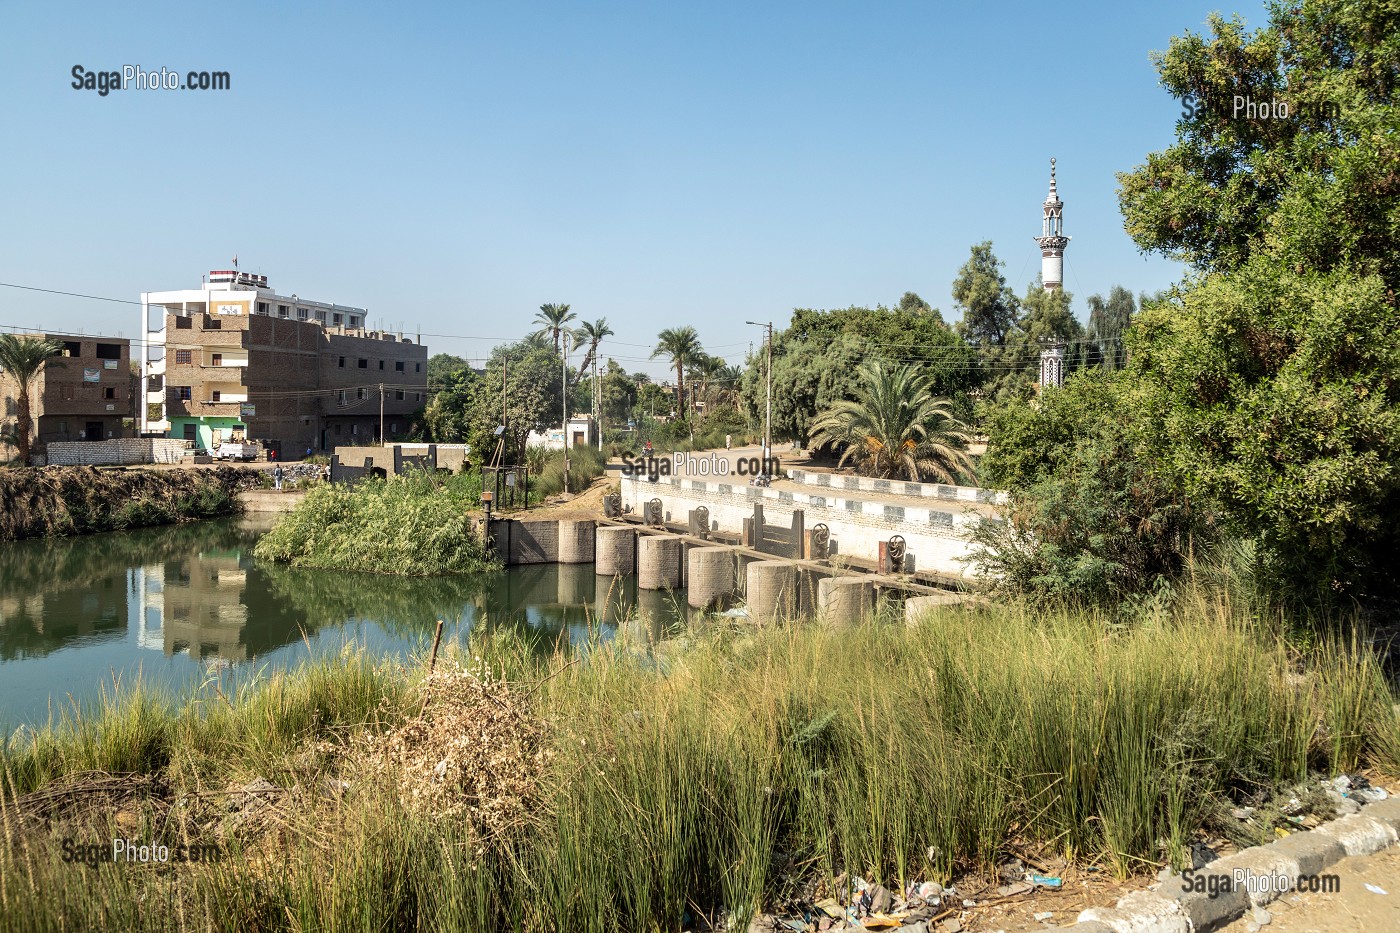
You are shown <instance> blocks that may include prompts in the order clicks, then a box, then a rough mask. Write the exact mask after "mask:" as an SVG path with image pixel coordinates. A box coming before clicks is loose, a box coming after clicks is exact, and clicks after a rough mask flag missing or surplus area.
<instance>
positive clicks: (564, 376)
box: [559, 329, 569, 495]
mask: <svg viewBox="0 0 1400 933" xmlns="http://www.w3.org/2000/svg"><path fill="white" fill-rule="evenodd" d="M568 334H569V331H568V330H567V329H561V330H560V332H559V359H560V360H561V361H562V363H563V365H562V366H561V367H560V369H559V385H560V387H561V388H562V389H563V393H562V394H561V395H560V397H559V413H560V414H561V415H562V416H563V418H562V419H561V423H562V424H563V426H564V493H565V495H567V494H568V492H569V344H568V339H569V338H568Z"/></svg>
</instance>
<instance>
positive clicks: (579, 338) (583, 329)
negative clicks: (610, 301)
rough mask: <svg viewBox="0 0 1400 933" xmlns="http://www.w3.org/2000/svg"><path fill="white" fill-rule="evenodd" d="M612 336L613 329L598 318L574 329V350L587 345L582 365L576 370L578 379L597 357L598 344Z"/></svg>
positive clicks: (602, 319) (606, 321)
mask: <svg viewBox="0 0 1400 933" xmlns="http://www.w3.org/2000/svg"><path fill="white" fill-rule="evenodd" d="M612 335H613V329H612V328H611V327H609V326H608V319H607V318H605V317H600V318H598V320H596V321H594V322H593V323H592V324H589V323H588V322H587V321H585V322H583V323H582V324H580V325H579V326H578V327H575V328H574V349H575V350H577V349H578V348H579V347H581V346H583V345H584V344H587V345H588V352H587V353H586V354H585V355H584V357H583V365H582V366H580V367H579V368H578V374H579V377H580V378H582V377H583V374H584V373H586V372H588V367H590V366H592V365H593V359H594V357H596V356H597V355H598V344H599V343H601V342H603V341H604V340H606V339H607V338H609V337H611V336H612Z"/></svg>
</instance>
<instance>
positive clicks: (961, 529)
mask: <svg viewBox="0 0 1400 933" xmlns="http://www.w3.org/2000/svg"><path fill="white" fill-rule="evenodd" d="M821 475H825V476H830V475H831V474H821ZM837 478H838V479H841V478H842V477H837ZM850 478H852V479H856V478H857V477H850ZM895 485H898V486H903V485H905V484H903V483H898V484H895ZM913 485H920V486H925V487H930V488H936V487H934V486H933V484H929V483H922V484H913ZM943 488H947V489H955V490H966V491H965V492H962V491H960V492H959V493H958V495H957V497H956V498H954V497H952V496H948V495H946V494H944V495H937V494H935V495H934V496H924V497H922V498H924V499H926V500H933V499H937V500H940V501H938V502H934V501H929V502H928V504H927V505H925V504H922V503H920V504H918V505H912V504H896V503H895V502H894V501H893V500H890V501H886V502H876V501H868V500H866V499H856V498H850V497H843V496H841V495H840V494H839V493H838V492H836V491H835V490H831V491H822V492H818V491H817V490H816V489H815V488H814V489H813V490H812V491H811V492H807V491H787V490H782V489H774V488H771V487H769V488H764V487H759V486H745V485H743V484H741V483H737V482H735V483H726V482H717V481H716V480H713V479H709V480H697V479H689V478H684V477H674V476H672V477H665V476H663V477H660V478H659V479H657V480H656V481H655V482H652V481H650V480H648V479H646V478H645V477H635V476H623V477H622V497H623V501H624V503H626V504H627V505H629V506H631V508H632V512H633V514H636V515H642V514H643V508H644V506H645V504H646V503H647V502H649V501H651V500H652V499H660V500H661V502H662V506H663V508H664V510H665V513H666V518H667V520H668V521H673V522H681V521H684V520H685V517H686V516H687V515H688V514H689V512H690V510H691V509H694V508H698V507H700V506H705V507H706V508H708V509H709V510H710V521H711V523H712V527H713V528H721V529H725V530H727V531H735V530H738V529H741V528H742V527H743V522H744V519H746V518H749V517H751V516H752V515H753V506H754V503H755V502H761V503H762V504H763V511H764V518H765V520H766V521H767V522H768V523H770V524H777V525H788V524H790V523H791V521H792V513H793V511H794V510H795V509H802V510H803V512H804V515H805V519H806V527H807V528H808V529H809V530H810V529H811V528H812V527H813V526H815V525H817V524H818V523H821V524H825V525H826V526H827V527H828V528H829V529H830V530H831V541H832V547H833V550H832V554H833V556H838V555H845V556H848V557H856V558H862V559H865V560H871V561H874V560H877V559H878V558H879V549H880V542H882V541H888V540H889V539H890V538H891V537H892V536H894V535H902V536H903V537H904V539H905V541H906V543H907V545H908V553H909V554H911V555H912V556H913V557H914V566H915V569H917V570H935V571H938V572H940V573H945V574H950V575H954V576H959V577H971V576H975V575H976V571H975V568H974V567H973V566H972V565H971V560H970V557H971V546H970V544H969V543H968V541H967V537H966V535H967V532H968V530H969V529H970V528H971V527H973V526H975V525H977V524H978V523H980V522H982V521H984V520H986V519H985V518H984V516H983V515H982V514H980V513H979V512H976V511H971V510H969V506H971V507H972V508H976V506H975V505H974V503H991V502H992V501H993V500H995V499H996V497H997V496H998V495H999V494H998V493H996V492H994V491H992V490H977V489H973V488H971V487H956V486H950V487H943ZM862 492H864V491H863V490H862ZM873 492H874V491H873V490H872V493H873ZM979 493H980V494H981V496H980V497H979V495H978V494H979ZM875 494H877V495H878V493H875ZM896 494H898V493H896ZM945 503H946V504H945ZM984 507H985V506H984Z"/></svg>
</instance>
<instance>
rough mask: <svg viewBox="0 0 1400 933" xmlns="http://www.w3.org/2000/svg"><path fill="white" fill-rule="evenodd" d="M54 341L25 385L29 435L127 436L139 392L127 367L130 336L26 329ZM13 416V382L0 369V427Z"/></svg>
mask: <svg viewBox="0 0 1400 933" xmlns="http://www.w3.org/2000/svg"><path fill="white" fill-rule="evenodd" d="M20 336H30V337H47V338H48V339H50V340H52V341H54V342H55V343H58V344H60V345H61V346H62V347H63V353H62V355H60V356H57V357H54V358H53V359H52V360H50V361H49V362H48V363H47V364H46V365H45V366H44V368H43V369H42V370H41V371H40V373H39V377H38V379H36V380H35V382H34V385H32V386H31V387H30V390H29V393H30V398H29V401H30V416H31V417H33V419H34V439H35V441H36V442H37V443H39V444H47V443H49V442H51V441H82V440H88V441H98V440H106V439H108V438H112V437H131V436H132V435H133V434H134V431H135V421H134V420H133V419H134V418H135V404H136V396H137V395H138V394H139V391H138V389H137V383H136V379H135V376H134V375H133V374H132V370H131V341H129V340H122V339H118V338H116V337H81V336H75V335H71V334H48V333H45V334H28V335H20ZM18 415H19V386H18V385H16V384H15V381H14V380H13V379H11V378H10V377H9V376H8V375H7V374H4V373H0V428H3V429H4V430H5V431H6V432H8V431H12V430H13V429H14V428H15V425H16V423H17V421H18Z"/></svg>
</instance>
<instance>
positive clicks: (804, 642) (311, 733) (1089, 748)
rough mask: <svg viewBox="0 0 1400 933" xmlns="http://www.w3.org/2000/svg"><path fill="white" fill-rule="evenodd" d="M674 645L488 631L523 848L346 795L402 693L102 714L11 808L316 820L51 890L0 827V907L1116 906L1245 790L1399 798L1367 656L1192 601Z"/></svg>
mask: <svg viewBox="0 0 1400 933" xmlns="http://www.w3.org/2000/svg"><path fill="white" fill-rule="evenodd" d="M692 637H693V641H692V643H691V645H690V647H689V648H688V649H685V650H680V649H677V650H666V649H665V648H664V646H663V649H662V651H661V655H660V656H661V658H662V663H660V664H658V663H656V661H655V660H654V659H652V658H649V657H646V656H643V655H641V654H638V653H635V652H632V651H630V650H628V649H627V648H626V647H625V646H618V645H617V643H612V644H611V645H608V644H595V645H594V646H593V648H592V650H591V653H590V655H589V659H588V663H586V664H577V663H573V661H572V659H571V658H570V657H568V656H565V655H555V656H550V657H544V658H541V657H539V656H538V655H537V654H535V653H533V652H532V651H531V650H530V648H529V646H527V645H525V644H523V643H522V642H521V641H520V640H519V639H518V638H516V637H513V636H510V635H508V634H503V633H500V632H498V633H496V634H495V635H493V636H491V638H490V639H485V638H481V639H477V640H476V641H474V642H473V643H471V644H470V645H469V646H468V648H467V649H466V650H467V651H468V652H469V653H471V654H476V655H480V656H481V657H482V658H484V659H485V663H487V664H489V665H490V667H491V669H492V670H494V671H495V672H496V674H497V676H499V677H501V678H503V679H505V680H506V681H508V682H509V683H510V684H512V685H513V688H512V691H511V696H512V697H514V698H515V699H514V700H511V701H510V702H511V703H512V704H514V703H516V702H523V703H527V704H528V710H527V714H528V715H529V716H530V717H531V719H532V720H533V721H534V722H536V723H537V724H538V725H539V726H540V727H541V728H542V729H543V730H544V731H543V735H544V741H545V742H546V743H547V746H548V754H547V756H545V757H547V760H548V764H547V766H546V767H545V768H544V770H543V771H542V772H541V773H540V774H539V776H538V780H539V781H541V782H542V783H543V786H542V787H539V788H535V789H533V790H531V791H530V795H531V799H533V800H535V802H534V803H533V804H532V806H533V810H532V812H531V815H530V819H529V821H528V827H525V828H522V829H521V830H519V831H515V832H508V833H505V834H502V835H496V836H491V837H490V838H489V839H486V838H482V837H480V836H479V835H473V832H472V831H471V830H470V828H469V826H467V824H465V823H461V822H457V821H450V820H448V821H444V820H438V819H434V818H432V816H431V814H424V813H423V812H422V811H421V808H420V807H417V806H415V805H414V801H413V799H412V797H413V796H414V795H413V793H412V786H411V785H410V786H408V787H407V788H406V787H405V786H403V784H402V783H395V782H387V783H381V782H377V781H375V780H374V779H372V778H371V777H370V776H369V775H367V774H365V773H361V772H359V771H356V770H354V769H353V768H352V767H350V766H349V765H348V762H351V761H353V758H352V757H346V752H345V750H346V749H350V748H353V747H358V745H359V743H360V742H361V739H360V738H357V737H362V736H369V735H374V734H377V733H381V732H392V731H395V730H397V731H398V733H399V734H405V733H403V730H402V729H401V726H402V724H403V723H405V722H406V721H408V720H412V719H413V718H414V717H426V718H427V720H428V721H429V722H432V721H434V710H433V707H431V706H430V705H428V704H426V703H425V702H424V701H423V700H421V699H420V697H419V694H418V692H417V690H416V688H415V684H416V681H417V680H418V679H419V677H420V675H419V674H417V673H414V672H405V671H404V670H403V669H402V668H400V667H397V666H391V665H377V664H374V663H371V662H370V661H369V660H367V659H366V657H365V656H364V655H363V654H351V655H345V656H341V657H336V658H331V659H329V660H327V661H323V662H312V663H309V664H308V665H307V666H305V667H303V668H302V669H300V670H299V671H296V672H294V673H292V674H289V675H286V676H278V677H274V678H273V679H272V680H271V681H269V682H267V683H265V684H263V685H261V686H255V687H254V686H250V687H249V688H248V689H247V690H246V691H245V692H243V693H240V694H238V695H236V696H234V697H232V698H230V699H229V700H224V699H223V698H222V697H207V698H202V699H199V700H196V701H194V702H191V703H188V704H186V705H184V706H179V707H177V706H176V705H175V704H174V703H172V702H171V701H170V700H169V699H168V698H160V697H153V696H151V695H150V694H149V693H142V692H140V691H136V692H133V693H130V694H128V695H126V696H124V697H122V698H119V699H118V698H112V699H111V700H109V702H108V704H107V706H106V708H105V709H103V710H100V711H98V712H97V713H96V714H94V715H92V716H89V717H85V718H69V719H67V720H65V721H62V722H59V723H57V724H56V725H54V726H53V727H52V728H50V729H47V730H43V731H41V732H39V733H34V734H28V735H22V736H20V737H18V738H13V739H11V740H10V741H9V742H8V743H7V744H6V745H5V747H4V752H3V755H4V758H3V765H4V771H5V773H6V779H5V786H6V787H8V788H9V789H10V791H9V792H10V793H11V794H12V795H13V794H16V793H17V794H24V793H26V792H30V791H33V790H35V789H38V788H43V787H46V786H52V782H53V781H55V779H58V778H60V777H62V776H65V775H74V774H77V773H79V772H83V771H91V770H100V771H108V772H119V771H129V772H137V773H149V774H154V775H157V776H159V777H160V778H161V779H162V780H163V781H165V782H167V783H168V785H169V791H168V793H167V797H168V798H170V799H180V795H181V794H183V793H185V792H187V791H191V790H199V791H204V790H206V789H214V790H218V789H219V788H223V787H226V786H232V785H235V784H240V783H243V782H246V781H248V780H250V779H252V778H254V777H265V778H267V779H268V780H270V781H272V782H273V783H275V784H277V785H278V786H280V787H286V788H309V790H288V791H287V792H286V793H287V794H288V795H289V796H288V797H287V798H286V802H285V803H284V804H283V805H282V806H280V807H278V809H277V810H276V811H275V814H276V818H275V819H268V820H266V821H264V822H265V825H262V824H258V825H248V826H245V828H243V829H235V830H233V831H227V832H226V833H225V835H223V836H213V835H212V833H213V830H212V829H209V828H204V829H201V828H200V827H198V826H195V827H193V828H191V829H190V832H192V833H195V835H194V836H192V838H201V839H207V838H218V839H220V840H221V844H222V845H224V846H225V847H226V849H227V850H228V851H227V853H226V857H225V858H224V859H223V860H222V861H220V862H218V863H217V864H213V865H206V866H190V865H186V866H176V867H175V868H174V869H172V870H171V871H168V872H160V871H132V870H130V869H129V868H128V867H127V866H112V865H99V866H98V868H96V869H95V870H87V869H79V868H77V867H75V866H73V865H70V864H65V863H64V862H63V861H62V858H61V848H60V846H59V844H58V841H57V838H56V836H57V835H58V834H59V833H61V832H63V831H65V830H61V829H59V828H57V827H50V829H49V830H48V832H49V833H51V834H52V835H53V836H54V837H55V838H49V837H47V836H45V835H44V834H43V833H44V831H43V830H40V829H33V830H28V831H23V833H22V831H21V830H20V829H19V828H18V827H19V826H20V825H21V824H20V823H19V822H18V817H17V816H16V814H18V813H20V812H22V808H21V807H17V806H16V805H15V803H14V801H13V800H11V801H10V803H9V804H8V806H7V807H6V808H5V809H4V811H3V812H4V813H5V814H8V816H7V817H6V819H7V820H8V822H7V823H5V824H4V825H5V832H6V833H7V834H9V839H8V844H6V845H4V846H0V901H3V902H4V903H5V904H7V905H8V907H7V910H10V911H15V910H18V911H20V912H21V913H23V914H24V915H26V916H31V917H33V919H34V921H35V924H36V926H41V927H47V928H72V929H79V928H91V927H93V925H94V924H95V923H96V922H97V921H98V920H99V919H102V920H103V921H104V922H106V923H108V924H116V923H120V924H121V925H122V926H123V928H129V929H133V930H151V929H166V928H171V927H178V926H179V924H174V923H171V922H168V921H170V920H171V918H174V917H181V916H183V917H185V918H186V922H185V923H184V925H186V926H190V927H196V926H197V927H199V928H200V929H206V928H208V929H215V930H238V931H240V933H253V931H261V930H275V929H287V928H291V929H298V930H311V929H316V930H341V929H352V928H353V929H418V930H429V929H478V930H530V931H533V930H549V929H559V930H563V929H567V930H599V931H601V930H612V929H681V928H682V927H683V925H684V924H685V923H686V919H685V918H686V915H687V914H690V915H692V916H693V915H694V914H695V913H696V912H697V911H703V912H705V913H708V914H710V915H711V916H712V917H713V918H715V919H720V918H722V917H724V915H726V914H730V915H733V916H734V917H735V918H736V919H737V920H738V921H739V925H740V927H741V928H742V925H743V923H744V922H746V919H747V916H748V915H750V914H751V913H752V912H753V911H754V910H756V909H758V908H760V907H761V906H762V905H765V904H769V903H771V902H772V901H773V899H775V898H776V897H779V896H780V895H781V893H782V892H783V891H785V890H788V886H789V885H790V884H792V883H793V881H794V879H793V878H792V877H791V874H790V871H791V869H790V866H793V865H804V866H807V867H806V868H804V869H802V870H801V872H800V873H801V874H803V875H804V877H810V876H811V875H818V876H819V875H822V874H826V875H827V877H830V876H831V875H832V874H834V873H836V872H838V871H842V870H845V871H850V872H853V873H859V874H862V875H863V876H865V877H867V878H872V879H874V880H878V881H880V882H882V883H884V884H886V885H887V886H889V887H891V888H894V887H896V886H899V887H902V885H903V883H904V882H905V881H909V880H919V879H933V880H944V881H946V880H947V879H948V878H949V877H950V876H957V875H959V874H961V873H962V872H965V871H968V870H978V869H980V870H982V871H988V870H994V865H995V864H996V862H997V859H998V857H999V856H1001V855H1003V854H1004V853H1005V852H1006V851H1007V850H1006V846H1007V845H1008V844H1009V843H1010V842H1011V841H1012V840H1011V837H1012V836H1013V835H1014V836H1015V840H1014V841H1015V842H1016V844H1017V845H1019V846H1023V847H1024V846H1030V847H1037V846H1043V847H1045V848H1046V849H1049V850H1052V851H1058V852H1059V853H1061V854H1063V855H1064V856H1066V857H1068V858H1070V859H1072V860H1074V861H1076V862H1080V863H1092V864H1101V865H1105V866H1108V867H1110V868H1111V869H1112V870H1113V871H1114V872H1115V873H1117V874H1119V875H1126V874H1129V873H1133V872H1138V871H1144V870H1145V871H1151V870H1154V869H1155V867H1156V866H1157V865H1159V864H1161V863H1162V862H1163V861H1165V860H1168V859H1173V858H1177V859H1179V858H1180V857H1181V855H1182V852H1183V850H1184V849H1185V847H1186V846H1187V845H1188V844H1189V842H1190V841H1191V839H1192V836H1193V834H1194V833H1195V832H1196V830H1197V829H1198V828H1199V827H1200V826H1201V825H1202V824H1203V823H1205V822H1207V821H1208V820H1210V819H1211V814H1212V813H1214V812H1217V811H1218V810H1220V809H1221V808H1222V807H1225V806H1229V805H1230V804H1231V802H1232V801H1237V800H1242V799H1244V798H1245V797H1246V796H1247V795H1249V794H1251V793H1253V792H1255V791H1256V790H1258V789H1260V788H1280V787H1284V786H1288V785H1289V784H1290V783H1291V782H1293V781H1297V780H1299V779H1302V778H1304V777H1305V776H1306V775H1307V774H1308V773H1309V772H1310V771H1321V772H1324V773H1335V772H1337V771H1342V770H1352V769H1354V768H1356V767H1358V766H1367V765H1370V766H1376V767H1379V768H1381V769H1384V770H1387V771H1388V773H1391V774H1395V773H1397V770H1400V722H1397V719H1396V714H1395V711H1394V709H1393V707H1392V705H1391V704H1392V703H1393V702H1394V697H1393V696H1392V695H1391V693H1390V692H1389V690H1388V688H1387V687H1386V685H1385V682H1384V679H1383V677H1382V674H1381V671H1380V670H1379V667H1378V665H1377V663H1376V661H1375V659H1374V657H1373V656H1372V655H1371V654H1369V653H1368V652H1367V651H1366V650H1364V649H1361V648H1359V647H1358V646H1357V644H1356V643H1355V642H1352V641H1349V640H1341V639H1338V640H1334V641H1329V642H1327V643H1326V644H1323V645H1321V646H1319V647H1318V648H1316V649H1315V650H1312V651H1310V652H1309V653H1308V654H1307V655H1306V656H1300V655H1298V654H1296V653H1294V652H1292V651H1290V650H1289V649H1288V648H1287V646H1286V644H1285V642H1284V641H1283V639H1282V638H1281V637H1280V636H1279V633H1278V632H1276V631H1274V630H1272V629H1270V628H1268V627H1265V626H1261V625H1259V624H1257V623H1254V622H1252V621H1250V620H1249V619H1247V618H1243V617H1240V616H1237V615H1235V614H1233V613H1232V611H1231V610H1230V608H1229V606H1228V604H1226V603H1224V602H1220V601H1215V600H1212V599H1208V598H1201V599H1198V600H1196V601H1195V602H1192V603H1189V604H1186V605H1185V606H1184V607H1183V608H1178V610H1177V611H1176V612H1175V613H1172V614H1167V613H1164V614H1162V615H1161V616H1160V617H1157V618H1155V619H1152V620H1149V621H1147V622H1144V623H1142V624H1140V625H1139V626H1136V627H1134V628H1132V629H1130V630H1110V629H1109V628H1107V627H1106V625H1105V620H1104V619H1103V618H1092V617H1085V616H1071V615H1064V614H1058V613H1041V614H1028V613H1025V612H1021V611H1019V610H1007V609H990V610H983V611H975V612H970V611H968V610H965V609H962V608H956V607H951V608H946V609H942V610H939V611H937V612H936V613H934V614H932V615H930V616H929V617H926V618H925V619H924V620H923V621H922V623H921V624H920V625H918V626H917V627H912V628H905V627H904V626H895V625H883V624H872V625H867V626H863V627H861V628H859V629H856V630H853V631H852V630H847V631H841V632H831V631H825V630H823V629H821V628H819V627H816V626H810V625H808V626H803V627H793V628H774V629H768V630H760V631H755V630H752V629H739V630H727V629H719V630H714V631H711V632H709V633H708V634H706V633H694V634H693V636H692ZM486 708H487V709H488V710H489V709H490V708H491V707H490V706H489V705H488V706H487V707H486ZM511 708H512V709H515V707H514V706H513V705H512V707H511ZM325 743H329V744H325ZM315 749H319V750H320V751H317V752H315V755H314V761H313V763H311V764H308V763H307V762H306V757H307V754H308V751H309V750H315ZM515 777H517V778H518V777H519V775H518V773H517V774H516V775H515ZM327 780H329V781H330V782H332V783H334V782H338V781H344V782H348V786H347V788H346V790H345V791H344V793H343V794H326V793H323V792H321V791H320V790H318V788H322V787H324V786H325V784H324V782H326V781H327ZM489 785H490V782H489V781H488V782H486V783H485V784H483V785H482V786H480V787H478V788H477V789H478V791H480V792H483V793H487V794H490V793H493V792H504V791H503V790H502V789H501V788H494V787H493V786H489ZM335 786H340V785H335ZM535 790H538V792H539V793H538V796H537V797H535V796H534V791H535ZM191 799H193V798H191ZM200 799H203V798H200ZM217 812H218V813H223V812H225V811H222V810H220V811H217ZM110 815H111V814H110V813H109V814H108V816H110ZM260 826H261V828H259V827H260ZM21 833H22V834H23V838H24V844H22V845H21V844H17V840H18V838H19V836H20V834H21ZM199 833H210V834H211V835H207V836H206V835H199ZM94 838H100V836H99V835H94ZM79 870H81V871H84V872H85V874H84V875H83V877H84V880H85V883H84V884H82V885H74V884H72V883H71V880H72V878H73V872H75V871H79ZM170 880H175V881H178V883H177V884H171V883H169V881H170ZM799 880H801V879H799ZM153 899H155V900H159V902H160V903H162V904H163V905H165V906H166V908H168V909H164V910H161V911H154V910H151V909H149V905H150V904H151V903H153ZM142 905H144V906H142Z"/></svg>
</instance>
